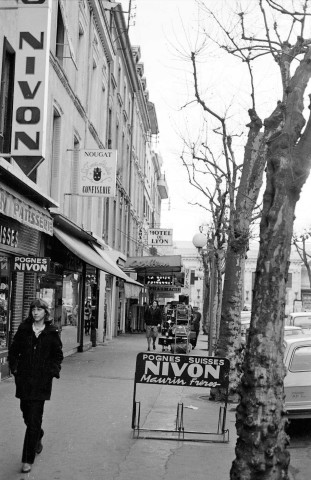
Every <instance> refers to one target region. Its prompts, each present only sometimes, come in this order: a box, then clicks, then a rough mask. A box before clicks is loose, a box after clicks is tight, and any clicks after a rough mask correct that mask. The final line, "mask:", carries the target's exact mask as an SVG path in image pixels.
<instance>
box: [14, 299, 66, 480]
mask: <svg viewBox="0 0 311 480" xmlns="http://www.w3.org/2000/svg"><path fill="white" fill-rule="evenodd" d="M62 360H63V352H62V342H61V340H60V337H59V332H58V329H57V327H56V326H54V325H52V319H51V318H50V315H49V308H48V304H47V303H46V302H45V301H44V300H42V299H39V298H37V299H36V300H34V301H33V302H32V303H31V305H30V309H29V315H28V317H27V318H26V319H25V320H24V321H23V322H22V323H21V324H20V326H19V327H18V330H17V332H16V334H15V336H14V338H13V342H12V344H11V346H10V348H9V356H8V361H9V366H10V370H11V372H12V373H13V375H14V377H15V384H16V395H15V396H16V397H17V398H19V399H20V408H21V411H22V414H23V418H24V422H25V424H26V433H25V438H24V447H23V454H22V463H23V465H22V472H23V473H28V472H30V471H31V467H32V464H33V463H34V460H35V456H36V454H39V453H41V451H42V448H43V445H42V441H41V439H42V437H43V434H44V432H43V430H42V428H41V424H42V417H43V410H44V402H45V401H46V400H50V397H51V392H52V380H53V377H55V378H59V372H60V369H61V363H62Z"/></svg>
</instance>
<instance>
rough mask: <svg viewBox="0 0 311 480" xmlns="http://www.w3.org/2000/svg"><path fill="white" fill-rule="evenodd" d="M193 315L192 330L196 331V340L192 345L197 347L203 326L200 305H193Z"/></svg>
mask: <svg viewBox="0 0 311 480" xmlns="http://www.w3.org/2000/svg"><path fill="white" fill-rule="evenodd" d="M192 315H193V317H192V331H194V332H195V340H194V342H193V344H192V347H193V348H195V347H196V346H197V342H198V336H199V334H200V326H201V312H199V308H198V307H193V314H192Z"/></svg>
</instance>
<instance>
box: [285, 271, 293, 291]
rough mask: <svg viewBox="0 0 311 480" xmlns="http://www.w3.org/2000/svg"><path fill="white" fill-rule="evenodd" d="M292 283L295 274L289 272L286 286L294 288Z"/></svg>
mask: <svg viewBox="0 0 311 480" xmlns="http://www.w3.org/2000/svg"><path fill="white" fill-rule="evenodd" d="M292 283H293V274H292V273H289V274H288V276H287V281H286V288H292Z"/></svg>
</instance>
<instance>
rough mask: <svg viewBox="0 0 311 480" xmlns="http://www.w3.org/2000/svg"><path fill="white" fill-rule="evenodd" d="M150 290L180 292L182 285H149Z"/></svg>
mask: <svg viewBox="0 0 311 480" xmlns="http://www.w3.org/2000/svg"><path fill="white" fill-rule="evenodd" d="M149 290H151V291H152V292H170V293H180V292H181V288H180V287H174V286H171V285H149Z"/></svg>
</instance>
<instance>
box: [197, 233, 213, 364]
mask: <svg viewBox="0 0 311 480" xmlns="http://www.w3.org/2000/svg"><path fill="white" fill-rule="evenodd" d="M192 243H193V245H194V246H195V247H196V248H197V250H198V252H199V254H201V255H202V260H203V265H204V275H207V274H208V272H207V271H206V270H207V269H206V262H205V261H204V253H203V252H202V249H203V248H204V247H205V246H206V245H207V236H206V235H204V233H202V232H201V231H200V232H199V233H196V234H195V235H194V237H193V239H192ZM210 263H211V265H210V272H209V273H210V282H209V306H208V310H209V329H208V352H209V355H210V356H212V354H213V328H214V308H213V307H214V292H215V255H214V252H213V251H212V255H211V262H210Z"/></svg>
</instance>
